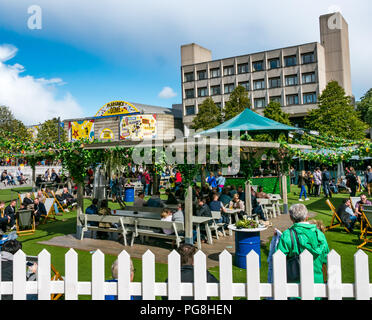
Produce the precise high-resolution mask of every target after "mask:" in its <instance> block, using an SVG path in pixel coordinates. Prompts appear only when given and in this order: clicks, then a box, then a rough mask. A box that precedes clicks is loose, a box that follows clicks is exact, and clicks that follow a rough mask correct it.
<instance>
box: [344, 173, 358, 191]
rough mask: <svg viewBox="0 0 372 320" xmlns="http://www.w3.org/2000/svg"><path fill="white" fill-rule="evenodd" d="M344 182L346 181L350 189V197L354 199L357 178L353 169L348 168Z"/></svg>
mask: <svg viewBox="0 0 372 320" xmlns="http://www.w3.org/2000/svg"><path fill="white" fill-rule="evenodd" d="M346 180H347V181H348V184H349V188H350V189H351V192H350V197H355V195H356V191H357V187H358V178H357V176H356V172H355V170H354V168H350V173H349V174H348V175H347V176H346Z"/></svg>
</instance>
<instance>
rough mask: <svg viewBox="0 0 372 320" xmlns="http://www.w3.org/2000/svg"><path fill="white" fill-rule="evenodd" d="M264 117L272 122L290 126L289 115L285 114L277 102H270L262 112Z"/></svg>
mask: <svg viewBox="0 0 372 320" xmlns="http://www.w3.org/2000/svg"><path fill="white" fill-rule="evenodd" d="M264 116H265V117H266V118H269V119H272V120H274V121H277V122H280V123H283V124H286V125H288V126H291V125H292V124H291V121H290V120H289V115H288V114H287V113H285V112H284V111H283V110H282V108H281V105H280V103H279V102H276V101H271V102H270V103H269V104H268V105H267V106H266V108H265V110H264Z"/></svg>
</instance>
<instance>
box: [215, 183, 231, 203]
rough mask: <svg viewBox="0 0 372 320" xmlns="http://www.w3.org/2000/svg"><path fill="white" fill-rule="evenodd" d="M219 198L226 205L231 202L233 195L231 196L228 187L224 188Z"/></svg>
mask: <svg viewBox="0 0 372 320" xmlns="http://www.w3.org/2000/svg"><path fill="white" fill-rule="evenodd" d="M218 200H220V201H221V202H222V203H223V205H224V206H226V205H227V204H229V203H230V201H231V197H230V196H229V190H228V189H227V188H226V187H225V188H223V189H222V194H221V195H220V197H219V199H218Z"/></svg>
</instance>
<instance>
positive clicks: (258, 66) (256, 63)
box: [253, 60, 263, 71]
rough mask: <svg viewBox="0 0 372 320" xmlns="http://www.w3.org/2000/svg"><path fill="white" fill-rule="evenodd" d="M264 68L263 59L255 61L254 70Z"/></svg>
mask: <svg viewBox="0 0 372 320" xmlns="http://www.w3.org/2000/svg"><path fill="white" fill-rule="evenodd" d="M262 70H263V61H262V60H261V61H256V62H253V71H262Z"/></svg>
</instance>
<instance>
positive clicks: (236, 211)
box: [225, 208, 242, 236]
mask: <svg viewBox="0 0 372 320" xmlns="http://www.w3.org/2000/svg"><path fill="white" fill-rule="evenodd" d="M225 209H226V213H228V214H229V224H230V225H231V224H232V221H231V215H234V216H235V223H236V222H237V221H239V215H238V213H239V212H241V211H242V210H241V209H230V208H225ZM229 235H230V236H232V230H231V229H229Z"/></svg>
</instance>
